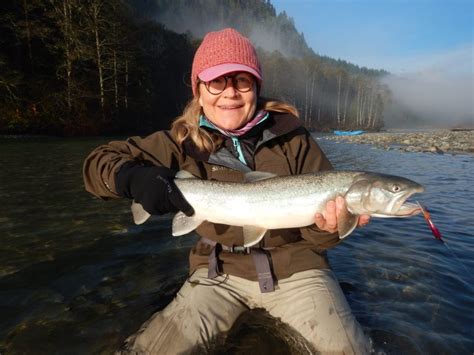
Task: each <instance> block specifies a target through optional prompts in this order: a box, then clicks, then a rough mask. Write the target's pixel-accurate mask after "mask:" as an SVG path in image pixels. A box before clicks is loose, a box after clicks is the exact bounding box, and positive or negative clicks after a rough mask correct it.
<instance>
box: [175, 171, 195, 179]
mask: <svg viewBox="0 0 474 355" xmlns="http://www.w3.org/2000/svg"><path fill="white" fill-rule="evenodd" d="M175 178H176V179H197V178H196V177H195V176H194V175H193V174H191V173H190V172H189V171H186V170H180V171H178V172H177V173H176V176H175Z"/></svg>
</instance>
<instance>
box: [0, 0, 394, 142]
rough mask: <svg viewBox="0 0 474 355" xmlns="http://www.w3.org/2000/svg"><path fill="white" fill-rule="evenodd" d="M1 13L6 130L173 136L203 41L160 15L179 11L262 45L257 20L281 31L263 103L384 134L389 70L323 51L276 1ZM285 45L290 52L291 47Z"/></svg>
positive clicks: (37, 0)
mask: <svg viewBox="0 0 474 355" xmlns="http://www.w3.org/2000/svg"><path fill="white" fill-rule="evenodd" d="M247 2H249V3H252V4H251V6H249V4H247ZM145 5H146V6H145ZM2 7H3V9H2V12H1V15H0V31H1V33H2V36H1V38H0V132H3V133H39V134H44V133H46V134H64V135H90V134H111V133H127V134H131V133H142V134H145V133H149V132H152V131H153V130H156V129H164V128H167V127H169V125H170V122H171V121H172V120H173V119H174V118H175V117H176V116H177V115H179V113H180V112H181V111H182V109H183V107H184V105H185V104H186V102H187V101H188V100H189V99H190V97H191V90H190V79H189V74H190V71H191V63H192V58H193V55H194V51H195V49H196V48H197V46H198V44H199V41H200V38H199V37H198V36H199V35H196V34H194V33H192V32H191V29H189V30H188V31H186V32H184V33H181V34H180V33H177V32H175V31H173V30H171V29H169V28H167V27H165V25H163V24H160V23H158V22H157V21H156V18H157V17H156V13H157V12H158V13H162V14H168V15H169V14H170V13H173V14H175V16H176V18H177V19H178V23H179V20H180V14H181V16H182V15H183V14H186V16H188V14H189V10H190V9H191V10H192V13H193V14H194V16H196V17H195V21H198V22H200V21H201V22H206V21H208V22H209V21H210V18H212V17H213V16H214V17H215V18H218V19H219V21H218V22H217V23H215V24H214V26H218V27H220V28H222V27H224V26H232V27H235V28H237V29H238V30H240V31H241V32H242V33H244V34H245V35H247V36H249V37H250V38H251V39H252V40H254V39H253V38H252V37H253V36H255V32H256V31H255V30H254V27H252V23H255V21H256V22H257V23H259V24H260V26H267V28H268V29H269V32H278V33H279V36H280V37H279V38H280V41H279V43H280V44H279V45H278V46H275V47H274V48H273V49H272V47H270V48H265V46H262V45H260V44H261V43H262V42H261V41H262V39H256V40H254V42H255V43H257V45H258V46H259V48H258V51H259V56H260V58H261V61H262V66H263V72H264V86H263V95H265V96H269V97H274V98H278V99H283V100H286V101H289V102H291V103H293V104H294V105H295V106H296V107H297V108H298V109H299V111H300V116H301V118H302V119H303V120H304V122H305V125H306V126H307V127H308V128H310V129H315V130H322V129H332V128H342V129H354V128H366V129H377V128H380V127H381V126H382V125H383V109H384V105H385V104H386V102H387V101H388V100H389V99H390V93H389V91H388V89H387V88H385V87H383V86H381V85H380V84H379V83H378V80H377V79H378V77H380V76H381V75H383V74H384V72H382V71H374V70H370V69H367V68H359V67H357V66H354V65H352V64H350V63H347V62H344V61H339V60H334V59H331V58H327V57H323V56H319V55H318V54H316V53H314V52H313V51H312V50H311V49H310V48H309V47H308V46H307V45H306V42H305V41H304V37H303V36H302V35H301V34H298V32H297V31H296V29H295V27H294V23H293V20H292V19H291V18H288V17H287V16H286V14H279V15H276V13H275V10H274V8H273V6H272V5H271V3H270V2H269V1H259V0H248V1H243V0H234V1H226V2H222V1H217V0H207V1H203V0H194V1H191V0H187V1H185V0H182V1H167V0H159V1H155V2H143V1H142V2H141V1H138V0H130V1H128V2H126V1H124V0H82V1H81V0H17V1H12V2H4V3H3V4H2ZM189 23H193V21H191V19H190V21H189ZM168 27H170V26H168ZM260 28H265V27H260ZM211 29H212V28H209V29H207V28H204V30H203V29H201V30H203V31H206V32H207V31H208V30H211ZM276 29H278V31H276ZM181 30H182V29H181ZM260 32H261V31H260ZM282 38H283V40H281V39H282ZM285 41H286V42H287V43H292V45H288V46H286V48H284V47H282V45H281V43H285ZM259 42H260V43H259ZM288 53H293V54H294V55H289V54H288Z"/></svg>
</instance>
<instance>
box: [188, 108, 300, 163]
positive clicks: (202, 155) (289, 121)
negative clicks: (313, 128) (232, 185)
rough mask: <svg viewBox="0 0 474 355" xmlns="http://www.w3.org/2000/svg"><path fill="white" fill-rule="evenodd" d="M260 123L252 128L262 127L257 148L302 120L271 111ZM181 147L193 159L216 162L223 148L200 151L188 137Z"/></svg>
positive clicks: (294, 128) (294, 127)
mask: <svg viewBox="0 0 474 355" xmlns="http://www.w3.org/2000/svg"><path fill="white" fill-rule="evenodd" d="M262 125H263V126H261V125H258V126H256V127H255V128H254V129H263V132H262V138H261V139H260V140H259V142H258V143H257V148H258V147H259V146H261V145H262V144H265V143H267V142H269V141H271V140H273V139H275V138H278V137H282V136H284V135H286V134H288V133H290V132H293V131H294V130H296V129H298V128H300V127H301V126H302V122H301V120H300V119H298V118H297V117H295V116H293V115H291V114H288V113H279V112H271V113H270V117H269V118H268V119H266V120H265V122H263V123H262ZM213 132H215V133H217V134H219V132H217V131H213ZM247 134H252V131H250V132H249V133H247ZM226 138H227V137H226ZM241 138H245V135H244V136H242V137H241ZM183 149H184V152H185V153H186V154H187V155H189V156H190V157H192V158H193V159H195V160H198V161H206V162H210V163H216V162H217V160H219V161H220V160H221V159H217V156H218V155H220V154H224V153H223V152H221V153H219V152H220V151H221V150H223V149H219V150H217V151H216V152H214V153H212V154H211V153H209V152H202V151H200V150H199V149H198V148H197V147H196V145H195V144H194V143H193V142H192V140H191V139H189V138H188V139H186V140H185V141H184V142H183ZM229 154H230V153H229ZM230 155H231V154H230ZM242 165H243V164H242ZM238 170H240V169H238Z"/></svg>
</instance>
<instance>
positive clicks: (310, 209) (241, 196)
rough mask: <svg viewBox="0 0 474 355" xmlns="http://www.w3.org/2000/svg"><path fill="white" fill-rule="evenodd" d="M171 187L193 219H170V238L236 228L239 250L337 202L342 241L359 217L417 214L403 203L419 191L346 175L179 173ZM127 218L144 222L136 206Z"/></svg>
mask: <svg viewBox="0 0 474 355" xmlns="http://www.w3.org/2000/svg"><path fill="white" fill-rule="evenodd" d="M174 182H175V184H176V186H177V187H178V189H179V190H180V191H181V193H182V194H183V196H184V198H185V199H186V200H187V201H188V202H189V204H190V205H191V206H192V207H193V208H194V212H195V213H194V215H192V216H190V217H189V216H186V215H185V214H184V213H183V212H178V213H177V214H176V215H175V216H174V218H173V223H172V235H173V236H181V235H185V234H188V233H190V232H191V231H193V230H195V229H196V228H197V227H199V225H200V224H201V223H203V222H204V221H208V222H212V223H217V224H226V225H232V226H240V227H242V228H243V237H244V245H243V246H244V247H251V246H253V245H255V244H257V243H258V242H259V241H260V240H261V239H262V238H263V237H264V235H265V233H266V232H267V231H268V230H271V229H280V228H299V227H306V226H310V225H312V224H314V218H315V215H316V213H323V211H325V209H326V203H327V202H328V201H329V200H335V199H336V197H338V196H342V197H343V198H344V200H345V202H346V206H347V210H345V211H343V212H341V214H340V215H339V217H338V225H337V229H338V233H339V238H341V239H342V238H345V237H347V236H348V235H350V234H351V233H352V231H353V230H354V229H355V228H356V227H357V224H358V219H359V215H362V214H366V215H370V216H372V217H381V218H391V217H410V216H414V215H417V214H419V213H421V212H422V209H421V208H420V206H419V205H418V204H415V203H411V202H406V200H407V199H408V198H409V197H410V196H412V195H413V194H415V193H421V192H423V191H424V187H423V186H422V185H420V184H418V183H416V182H414V181H412V180H409V179H407V178H404V177H399V176H394V175H386V174H380V173H375V172H369V171H350V170H331V171H323V172H315V173H309V174H301V175H289V176H276V175H274V174H271V173H267V172H260V171H253V172H249V173H247V174H245V177H244V181H243V182H222V181H215V180H202V179H199V178H196V177H194V176H193V175H192V174H190V173H189V172H187V171H183V170H182V171H179V172H178V173H177V174H176V178H175V180H174ZM132 214H133V218H134V221H135V223H136V224H141V223H144V222H145V221H146V220H147V219H148V218H149V217H150V214H149V213H148V212H146V211H145V210H144V209H143V206H142V205H140V204H139V203H136V202H132Z"/></svg>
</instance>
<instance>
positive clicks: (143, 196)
mask: <svg viewBox="0 0 474 355" xmlns="http://www.w3.org/2000/svg"><path fill="white" fill-rule="evenodd" d="M174 176H175V172H174V171H173V170H171V169H168V168H164V167H161V166H155V165H146V163H145V162H139V161H130V162H127V163H125V164H123V165H122V166H121V167H120V170H119V171H118V173H117V175H116V176H115V187H116V190H117V193H118V194H119V195H120V196H122V197H128V198H132V199H133V200H134V201H135V202H138V203H140V204H141V205H142V206H143V208H144V209H145V211H147V212H148V213H149V214H151V215H157V214H165V213H169V212H178V211H183V212H184V213H185V214H186V215H187V216H192V215H193V214H194V209H193V207H192V206H191V205H190V204H189V203H188V201H186V199H185V198H184V196H183V195H182V193H181V191H179V189H178V187H177V186H176V185H175V183H174Z"/></svg>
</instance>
